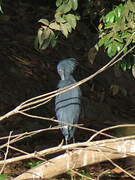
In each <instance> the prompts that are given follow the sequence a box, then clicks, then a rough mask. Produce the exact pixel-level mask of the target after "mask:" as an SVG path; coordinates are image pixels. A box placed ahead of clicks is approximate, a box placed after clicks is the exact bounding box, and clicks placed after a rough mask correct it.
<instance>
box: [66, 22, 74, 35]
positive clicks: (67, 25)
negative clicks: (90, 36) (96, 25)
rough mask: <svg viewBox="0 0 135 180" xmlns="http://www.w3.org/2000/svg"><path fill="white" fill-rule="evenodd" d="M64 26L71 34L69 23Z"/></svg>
mask: <svg viewBox="0 0 135 180" xmlns="http://www.w3.org/2000/svg"><path fill="white" fill-rule="evenodd" d="M65 26H66V27H67V30H68V32H69V33H71V32H72V27H71V25H70V24H69V23H65Z"/></svg>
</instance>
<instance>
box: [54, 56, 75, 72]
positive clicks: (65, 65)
mask: <svg viewBox="0 0 135 180" xmlns="http://www.w3.org/2000/svg"><path fill="white" fill-rule="evenodd" d="M77 64H78V63H77V61H76V59H74V58H68V59H64V60H62V61H60V62H59V63H58V65H57V70H59V69H62V70H64V71H66V72H69V73H73V71H74V70H75V68H76V66H77Z"/></svg>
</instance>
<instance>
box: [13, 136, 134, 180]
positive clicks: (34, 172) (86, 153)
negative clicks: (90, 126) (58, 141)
mask: <svg viewBox="0 0 135 180" xmlns="http://www.w3.org/2000/svg"><path fill="white" fill-rule="evenodd" d="M127 138H128V137H127ZM78 144H79V143H78ZM81 145H82V147H81V148H79V149H77V150H72V151H70V150H68V151H67V153H65V154H63V155H60V156H58V157H56V158H53V159H50V160H49V161H47V162H44V163H42V164H41V165H39V166H37V167H35V168H32V169H30V170H28V171H26V172H25V173H23V174H21V175H20V176H18V177H16V178H15V179H14V180H26V179H27V180H29V179H32V178H34V179H39V178H41V179H50V178H53V177H55V176H57V175H60V174H63V173H65V172H66V171H69V170H72V169H76V168H80V167H84V166H87V165H92V164H95V163H99V162H103V161H106V160H108V159H111V160H113V159H120V158H125V157H130V156H134V155H135V139H132V138H131V139H127V140H126V139H124V138H117V139H114V140H103V141H95V142H85V143H81ZM68 146H71V145H68ZM62 147H64V146H62ZM62 147H61V148H62ZM76 148H77V144H76ZM128 175H130V174H128ZM131 176H132V175H131ZM132 178H133V176H132Z"/></svg>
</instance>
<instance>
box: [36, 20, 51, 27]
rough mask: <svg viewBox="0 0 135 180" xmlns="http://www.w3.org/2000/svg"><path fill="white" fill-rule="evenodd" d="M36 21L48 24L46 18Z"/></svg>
mask: <svg viewBox="0 0 135 180" xmlns="http://www.w3.org/2000/svg"><path fill="white" fill-rule="evenodd" d="M38 22H39V23H43V24H45V25H46V26H49V21H48V20H47V19H40V20H39V21H38Z"/></svg>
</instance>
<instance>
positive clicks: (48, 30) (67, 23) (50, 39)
mask: <svg viewBox="0 0 135 180" xmlns="http://www.w3.org/2000/svg"><path fill="white" fill-rule="evenodd" d="M56 6H57V9H56V13H55V19H54V20H53V21H51V22H49V21H48V20H47V19H40V20H39V21H38V22H39V23H42V25H41V27H40V28H39V30H38V33H37V37H36V40H35V48H36V49H38V50H40V49H41V50H44V49H46V48H47V47H48V46H49V45H51V47H55V45H56V43H57V38H58V35H59V34H58V32H62V34H63V35H64V36H65V37H66V38H67V37H68V35H69V33H71V32H72V30H73V29H75V27H76V24H77V21H78V20H79V19H80V17H79V16H78V15H76V14H73V13H70V11H71V10H72V11H75V10H76V9H77V7H78V0H56Z"/></svg>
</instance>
